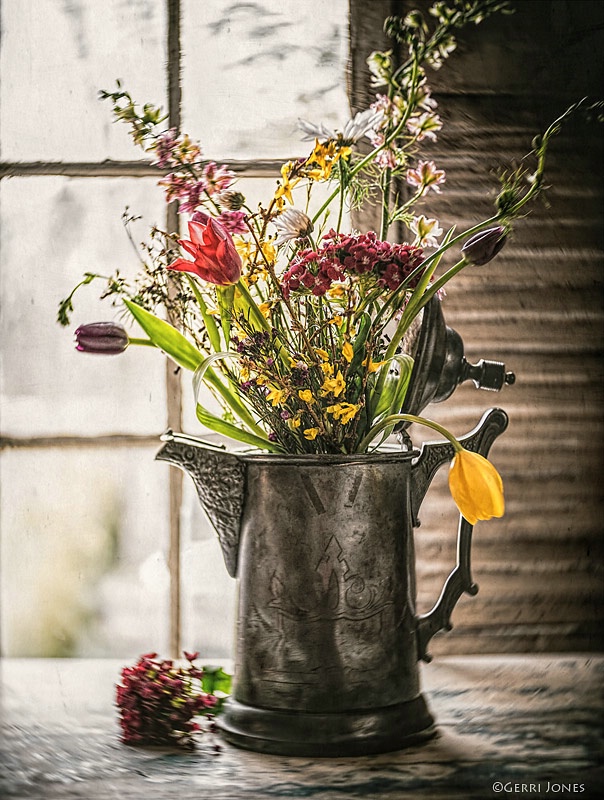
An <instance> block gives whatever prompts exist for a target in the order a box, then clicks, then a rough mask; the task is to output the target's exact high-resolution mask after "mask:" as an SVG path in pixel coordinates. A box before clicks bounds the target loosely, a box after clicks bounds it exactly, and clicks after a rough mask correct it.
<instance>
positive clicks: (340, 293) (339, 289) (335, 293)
mask: <svg viewBox="0 0 604 800" xmlns="http://www.w3.org/2000/svg"><path fill="white" fill-rule="evenodd" d="M327 294H328V296H329V297H334V298H339V297H344V295H345V294H346V287H345V286H342V284H341V283H336V284H335V285H334V286H332V287H331V289H328V290H327ZM330 322H331V320H330Z"/></svg>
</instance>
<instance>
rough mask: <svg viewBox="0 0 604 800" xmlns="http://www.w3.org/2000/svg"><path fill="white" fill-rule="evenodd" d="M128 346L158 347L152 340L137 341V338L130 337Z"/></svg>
mask: <svg viewBox="0 0 604 800" xmlns="http://www.w3.org/2000/svg"><path fill="white" fill-rule="evenodd" d="M128 344H129V345H131V344H136V345H141V346H142V347H157V345H156V344H154V342H152V341H151V339H137V338H131V337H130V336H129V337H128Z"/></svg>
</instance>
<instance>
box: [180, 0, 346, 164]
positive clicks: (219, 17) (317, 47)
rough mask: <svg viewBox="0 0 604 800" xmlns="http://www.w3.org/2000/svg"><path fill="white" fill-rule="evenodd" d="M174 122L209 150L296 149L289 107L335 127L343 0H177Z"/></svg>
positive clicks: (251, 153) (277, 153) (342, 105)
mask: <svg viewBox="0 0 604 800" xmlns="http://www.w3.org/2000/svg"><path fill="white" fill-rule="evenodd" d="M182 6H183V11H184V24H183V26H182V41H183V50H184V55H185V59H184V71H183V110H184V115H183V116H184V123H183V127H184V128H185V129H186V130H187V132H188V133H189V134H190V135H191V136H193V137H194V138H196V139H199V140H200V141H201V144H202V146H203V148H204V152H205V154H206V155H207V156H208V157H209V158H270V157H277V158H286V157H291V156H294V155H295V156H298V155H304V153H305V152H306V143H301V142H300V132H299V131H298V130H297V121H298V118H299V117H302V118H304V119H309V120H312V121H315V122H321V121H322V122H324V123H325V124H326V125H329V126H335V127H340V128H341V127H342V125H343V124H344V123H345V122H346V120H347V119H348V115H349V107H348V102H347V98H346V78H345V74H346V73H345V70H346V62H347V58H348V32H347V31H348V0H331V2H326V0H305V2H303V3H301V2H300V1H299V0H280V2H278V3H276V2H271V1H270V0H259V2H255V3H239V4H238V3H231V4H226V3H225V2H223V0H205V2H203V3H200V2H199V0H184V1H183V4H182Z"/></svg>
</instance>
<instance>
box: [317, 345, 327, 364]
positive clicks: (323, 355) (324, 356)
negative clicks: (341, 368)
mask: <svg viewBox="0 0 604 800" xmlns="http://www.w3.org/2000/svg"><path fill="white" fill-rule="evenodd" d="M315 353H316V354H317V355H318V356H319V358H322V359H323V361H328V360H329V353H328V352H327V350H322V349H321V348H320V347H315Z"/></svg>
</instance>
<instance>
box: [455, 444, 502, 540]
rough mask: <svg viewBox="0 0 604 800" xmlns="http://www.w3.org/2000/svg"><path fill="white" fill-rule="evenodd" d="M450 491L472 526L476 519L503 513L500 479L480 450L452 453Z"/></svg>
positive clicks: (500, 515) (488, 517) (497, 515)
mask: <svg viewBox="0 0 604 800" xmlns="http://www.w3.org/2000/svg"><path fill="white" fill-rule="evenodd" d="M449 490H450V492H451V495H452V497H453V500H454V501H455V505H456V506H457V508H458V509H459V511H460V512H461V514H462V516H463V517H465V519H467V520H468V522H469V523H470V524H471V525H475V524H476V522H477V521H478V520H479V519H491V517H502V516H503V512H504V501H503V481H502V480H501V476H500V475H499V473H498V472H497V470H496V469H495V467H494V466H493V465H492V464H491V462H490V461H488V460H487V459H486V458H485V457H484V456H481V455H480V454H479V453H472V452H470V451H469V450H458V451H457V452H456V453H455V456H454V457H453V461H452V462H451V466H450V468H449Z"/></svg>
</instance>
